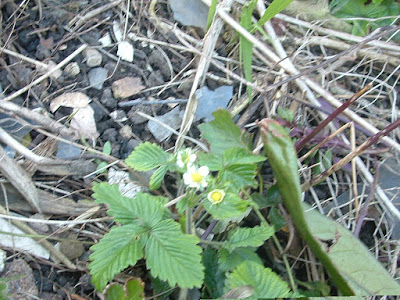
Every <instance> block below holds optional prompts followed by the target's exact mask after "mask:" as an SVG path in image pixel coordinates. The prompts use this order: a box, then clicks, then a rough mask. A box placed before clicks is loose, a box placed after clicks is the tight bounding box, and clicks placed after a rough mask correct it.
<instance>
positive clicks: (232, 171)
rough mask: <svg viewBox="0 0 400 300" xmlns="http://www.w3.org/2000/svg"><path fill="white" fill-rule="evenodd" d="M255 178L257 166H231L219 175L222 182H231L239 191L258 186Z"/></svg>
mask: <svg viewBox="0 0 400 300" xmlns="http://www.w3.org/2000/svg"><path fill="white" fill-rule="evenodd" d="M255 176H256V165H230V166H228V167H226V168H224V169H222V170H221V171H220V172H219V174H218V177H219V179H220V180H221V182H230V183H231V184H232V185H233V186H234V187H235V188H237V189H242V188H246V187H255V186H257V181H256V180H255V179H254V178H255Z"/></svg>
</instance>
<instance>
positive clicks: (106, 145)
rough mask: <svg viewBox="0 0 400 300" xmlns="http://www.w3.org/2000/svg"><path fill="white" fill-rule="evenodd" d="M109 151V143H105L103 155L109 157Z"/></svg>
mask: <svg viewBox="0 0 400 300" xmlns="http://www.w3.org/2000/svg"><path fill="white" fill-rule="evenodd" d="M111 150H112V149H111V142H110V141H107V142H106V143H105V144H104V146H103V153H104V154H107V155H110V154H111Z"/></svg>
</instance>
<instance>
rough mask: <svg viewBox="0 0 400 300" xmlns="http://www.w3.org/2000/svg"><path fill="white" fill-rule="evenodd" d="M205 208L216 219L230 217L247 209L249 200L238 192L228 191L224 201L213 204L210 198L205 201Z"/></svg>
mask: <svg viewBox="0 0 400 300" xmlns="http://www.w3.org/2000/svg"><path fill="white" fill-rule="evenodd" d="M203 205H204V208H205V210H206V211H207V212H208V213H209V214H211V215H212V216H213V217H214V218H215V219H229V218H232V217H237V216H239V215H240V214H242V213H243V212H245V211H246V209H247V206H248V201H244V200H243V199H242V198H240V197H239V196H238V195H236V194H232V193H226V195H225V197H224V199H223V200H222V202H219V203H216V204H213V203H211V202H210V201H209V200H208V199H206V200H204V202H203Z"/></svg>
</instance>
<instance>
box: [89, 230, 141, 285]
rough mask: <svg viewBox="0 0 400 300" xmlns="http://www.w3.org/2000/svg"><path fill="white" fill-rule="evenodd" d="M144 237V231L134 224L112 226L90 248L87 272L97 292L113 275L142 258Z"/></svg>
mask: <svg viewBox="0 0 400 300" xmlns="http://www.w3.org/2000/svg"><path fill="white" fill-rule="evenodd" d="M146 235H147V231H146V229H144V228H142V227H140V226H137V225H135V224H129V225H125V226H122V227H117V226H114V227H113V228H112V229H111V230H110V232H109V233H107V234H106V235H105V236H104V237H103V238H102V239H101V240H100V242H99V243H98V244H96V245H94V246H92V247H91V248H90V249H91V250H92V251H93V253H92V254H91V255H90V257H89V258H90V260H91V263H90V264H89V270H90V273H91V275H92V282H93V284H94V286H95V287H96V289H97V290H98V291H102V290H103V289H104V287H105V286H106V285H107V282H108V281H109V280H111V279H113V278H114V276H115V275H117V274H118V273H119V272H121V271H122V270H123V269H125V268H127V267H128V266H133V265H135V264H136V262H137V261H138V260H139V259H141V258H142V257H143V251H142V250H143V247H144V245H145V243H146V239H147V236H146Z"/></svg>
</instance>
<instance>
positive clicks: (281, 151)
mask: <svg viewBox="0 0 400 300" xmlns="http://www.w3.org/2000/svg"><path fill="white" fill-rule="evenodd" d="M260 130H261V135H262V137H263V140H264V149H265V151H266V153H267V156H268V161H269V163H270V165H271V167H272V171H273V173H274V176H275V178H276V179H277V184H278V188H279V191H280V194H281V196H282V199H283V202H284V204H285V206H286V208H287V210H288V211H289V213H290V216H291V218H292V220H293V224H294V225H295V227H296V229H297V231H298V232H299V233H300V235H301V237H302V238H303V239H304V240H305V241H306V243H307V244H308V246H309V247H310V248H311V250H312V251H313V253H314V254H315V255H316V256H317V257H318V259H319V260H320V261H321V262H322V264H323V265H324V267H325V268H326V269H327V271H328V272H329V274H330V276H331V277H332V279H333V280H334V282H335V283H336V285H337V287H338V288H339V290H340V291H341V292H342V294H343V295H346V296H352V295H354V291H353V290H352V289H351V287H350V285H349V283H348V281H347V280H346V279H345V278H344V277H343V275H341V274H340V272H339V271H338V267H337V266H336V265H335V264H333V262H332V261H331V259H330V258H329V257H328V256H327V255H326V253H324V251H322V249H321V247H320V245H319V244H318V242H317V241H316V240H315V238H314V237H313V236H312V234H311V232H310V230H309V228H308V226H307V223H306V221H305V217H304V215H303V213H302V212H303V209H302V206H301V187H300V178H299V175H298V170H297V154H296V150H295V148H294V143H293V140H292V139H291V137H290V136H289V134H288V133H287V131H286V129H285V128H284V127H282V126H281V125H280V124H279V123H278V122H277V121H274V120H271V119H264V120H262V121H261V122H260Z"/></svg>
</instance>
